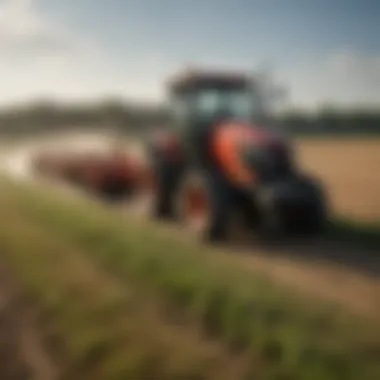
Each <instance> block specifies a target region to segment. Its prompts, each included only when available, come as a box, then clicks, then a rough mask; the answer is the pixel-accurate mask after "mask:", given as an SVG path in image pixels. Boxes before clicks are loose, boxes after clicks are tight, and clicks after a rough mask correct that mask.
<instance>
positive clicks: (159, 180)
mask: <svg viewBox="0 0 380 380" xmlns="http://www.w3.org/2000/svg"><path fill="white" fill-rule="evenodd" d="M183 172H184V167H183V165H182V164H181V163H179V162H175V161H170V160H168V159H165V158H164V157H156V158H155V161H154V162H153V166H152V171H151V173H152V174H151V176H152V178H151V180H150V182H151V185H152V190H153V191H152V195H153V197H152V198H153V199H152V206H151V207H152V210H151V211H152V216H153V218H155V219H176V218H177V215H176V207H175V198H176V196H177V193H178V187H179V184H180V181H181V179H182V175H183Z"/></svg>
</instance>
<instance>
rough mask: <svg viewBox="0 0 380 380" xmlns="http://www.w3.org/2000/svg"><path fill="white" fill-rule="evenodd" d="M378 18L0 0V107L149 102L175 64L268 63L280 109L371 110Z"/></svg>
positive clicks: (375, 9)
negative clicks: (279, 88) (1, 92)
mask: <svg viewBox="0 0 380 380" xmlns="http://www.w3.org/2000/svg"><path fill="white" fill-rule="evenodd" d="M379 19H380V1H379V0H362V1H360V0H330V1H328V0H319V1H317V0H191V1H190V0H34V1H33V0H0V56H1V55H2V56H3V57H4V58H5V59H3V60H2V62H0V74H3V75H2V76H5V77H6V78H7V80H6V86H5V87H6V88H8V91H7V92H8V95H7V94H6V95H5V97H4V98H3V99H0V102H4V101H14V100H22V99H24V98H28V97H29V98H30V97H33V96H44V95H45V96H48V95H49V94H53V95H55V96H56V97H64V98H73V97H74V98H75V97H76V98H83V97H85V98H91V97H99V96H102V95H121V96H124V97H135V98H149V99H154V100H156V99H160V98H162V96H163V91H162V90H163V82H164V80H165V78H166V77H167V76H168V75H170V73H171V72H173V70H176V69H178V68H180V67H181V65H182V64H186V63H194V64H199V65H202V64H207V65H216V66H218V67H226V68H229V67H231V68H241V69H249V70H253V69H255V68H257V67H258V66H259V65H264V64H265V63H266V62H269V63H270V64H271V66H273V68H274V73H275V76H276V77H277V78H278V79H279V80H280V81H281V82H282V83H284V84H285V85H286V86H287V87H288V88H289V99H288V103H289V104H290V105H292V106H295V107H307V108H311V107H317V106H319V105H321V104H323V103H325V102H332V103H336V104H337V105H340V106H353V105H366V106H372V107H373V106H375V107H378V106H380V39H379V36H380V22H379ZM2 20H3V23H2V22H1V21H2ZM4 20H5V21H4ZM4 25H5V26H4ZM2 72H3V73H2Z"/></svg>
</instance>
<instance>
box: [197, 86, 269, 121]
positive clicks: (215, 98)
mask: <svg viewBox="0 0 380 380" xmlns="http://www.w3.org/2000/svg"><path fill="white" fill-rule="evenodd" d="M194 112H195V113H196V114H197V116H198V117H199V118H202V119H203V118H213V117H215V116H217V115H219V114H222V115H228V116H229V117H232V118H235V119H241V120H244V121H250V120H252V119H253V118H255V117H256V116H259V115H260V114H261V112H262V110H261V104H260V99H259V98H258V96H257V94H254V93H253V92H251V91H245V90H240V89H233V90H216V89H205V90H202V91H200V92H198V93H197V94H196V95H195V99H194Z"/></svg>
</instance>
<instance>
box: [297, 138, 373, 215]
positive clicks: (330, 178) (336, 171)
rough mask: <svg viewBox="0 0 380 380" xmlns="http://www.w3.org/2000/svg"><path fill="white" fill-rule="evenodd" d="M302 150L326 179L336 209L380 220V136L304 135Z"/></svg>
mask: <svg viewBox="0 0 380 380" xmlns="http://www.w3.org/2000/svg"><path fill="white" fill-rule="evenodd" d="M297 149H298V154H299V158H300V160H301V162H303V163H304V166H305V167H306V168H307V169H310V170H312V171H314V172H316V173H317V174H319V175H320V176H321V177H322V179H323V180H324V181H325V182H326V184H327V186H328V190H329V192H330V197H331V199H332V203H333V207H334V209H335V211H336V212H337V213H338V214H340V215H343V216H347V217H350V218H354V219H361V220H368V221H370V220H380V169H379V168H380V139H379V138H374V139H370V138H368V139H346V140H343V139H337V140H333V139H319V138H318V139H309V140H306V139H302V140H299V141H298V145H297Z"/></svg>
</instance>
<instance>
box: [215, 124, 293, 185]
mask: <svg viewBox="0 0 380 380" xmlns="http://www.w3.org/2000/svg"><path fill="white" fill-rule="evenodd" d="M212 150H213V153H214V157H215V158H216V160H217V162H218V164H219V165H220V166H221V167H222V168H223V170H224V171H225V172H226V173H227V175H228V176H229V177H230V178H231V179H232V178H233V180H234V181H238V182H239V183H241V184H252V182H254V181H255V180H261V181H266V180H270V179H271V178H273V177H276V176H285V175H286V174H288V173H289V172H290V171H291V168H292V165H293V164H292V161H293V160H292V152H291V148H290V145H289V143H288V140H287V139H286V137H285V136H282V135H281V134H280V133H277V132H276V131H273V130H270V129H267V128H265V127H262V126H260V125H250V124H245V123H239V122H233V121H231V122H224V123H221V124H219V125H218V126H216V128H215V130H214V136H213V139H212Z"/></svg>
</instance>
